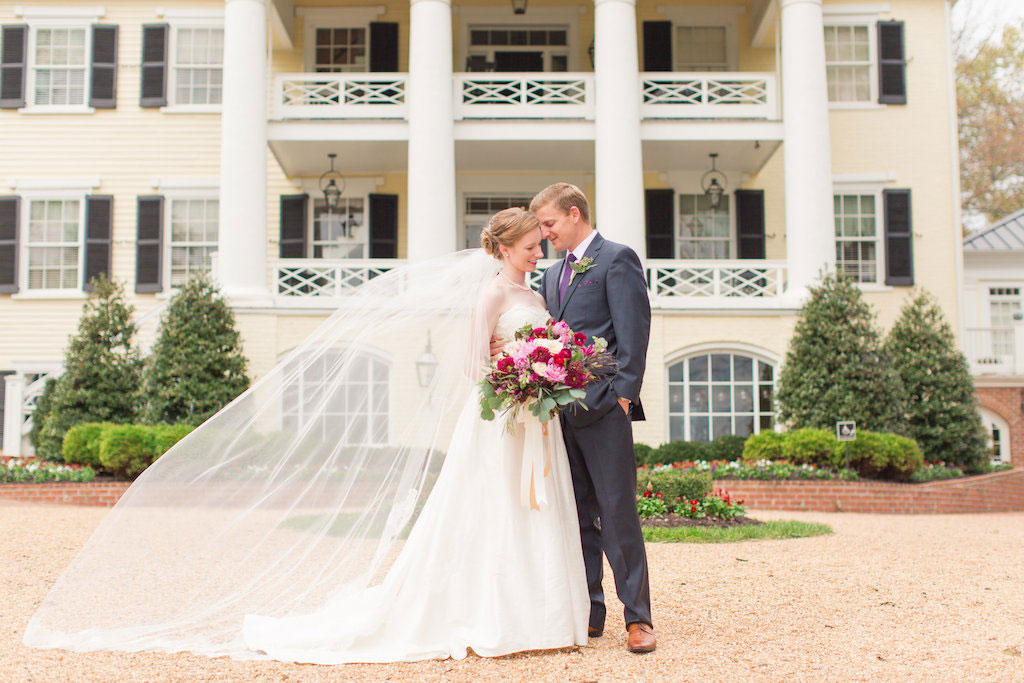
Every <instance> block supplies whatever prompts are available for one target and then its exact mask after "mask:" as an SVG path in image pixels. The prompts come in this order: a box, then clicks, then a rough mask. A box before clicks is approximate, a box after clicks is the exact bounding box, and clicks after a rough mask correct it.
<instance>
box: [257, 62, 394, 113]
mask: <svg viewBox="0 0 1024 683" xmlns="http://www.w3.org/2000/svg"><path fill="white" fill-rule="evenodd" d="M407 80H408V74H404V73H302V74H282V75H280V76H277V77H276V78H274V107H273V115H274V118H275V119H279V120H280V119H337V118H347V119H358V118H366V119H401V118H405V115H406V102H405V91H406V81H407Z"/></svg>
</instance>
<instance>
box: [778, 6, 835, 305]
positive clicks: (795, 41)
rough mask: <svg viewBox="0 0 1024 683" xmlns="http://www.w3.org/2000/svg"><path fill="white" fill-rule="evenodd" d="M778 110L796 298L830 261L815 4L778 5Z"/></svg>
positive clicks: (819, 25)
mask: <svg viewBox="0 0 1024 683" xmlns="http://www.w3.org/2000/svg"><path fill="white" fill-rule="evenodd" d="M782 107H783V114H782V116H783V119H782V131H783V154H784V160H785V182H786V187H785V192H786V267H787V270H788V281H789V286H788V293H789V294H790V295H791V296H793V297H794V298H802V296H803V295H804V294H805V293H806V290H807V286H808V285H810V284H813V283H814V281H815V280H816V279H817V277H818V274H819V272H820V271H821V269H822V267H828V268H829V269H830V270H831V269H834V266H835V260H836V253H835V250H836V248H835V225H834V218H833V211H832V154H831V150H830V148H829V144H830V139H829V130H828V87H827V84H826V79H825V29H824V22H823V21H822V14H821V0H782Z"/></svg>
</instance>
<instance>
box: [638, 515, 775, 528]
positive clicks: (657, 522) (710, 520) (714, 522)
mask: <svg viewBox="0 0 1024 683" xmlns="http://www.w3.org/2000/svg"><path fill="white" fill-rule="evenodd" d="M751 524H764V522H762V521H760V520H757V519H751V518H750V517H743V516H740V517H734V518H733V519H719V518H718V517H698V518H696V519H693V518H690V517H683V516H682V515H658V516H657V517H650V518H648V519H641V520H640V526H648V527H679V526H716V527H734V526H749V525H751Z"/></svg>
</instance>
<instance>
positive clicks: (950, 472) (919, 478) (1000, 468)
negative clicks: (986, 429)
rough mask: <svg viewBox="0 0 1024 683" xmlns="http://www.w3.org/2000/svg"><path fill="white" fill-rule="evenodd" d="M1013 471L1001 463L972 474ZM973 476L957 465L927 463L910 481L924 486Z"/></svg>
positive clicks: (990, 464) (1006, 464) (987, 466)
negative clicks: (933, 482) (926, 483)
mask: <svg viewBox="0 0 1024 683" xmlns="http://www.w3.org/2000/svg"><path fill="white" fill-rule="evenodd" d="M1011 469H1013V466H1012V465H1010V464H1009V463H999V464H992V463H989V464H988V465H986V466H985V467H984V468H983V469H982V471H981V472H974V473H972V474H989V473H991V472H1005V471H1006V470H1011ZM967 476H971V475H969V474H967V473H966V472H964V471H963V470H962V469H961V468H959V467H957V466H956V465H947V464H946V463H944V462H928V463H925V464H924V466H923V467H921V469H919V470H918V471H917V472H914V474H913V475H911V477H910V481H911V482H913V483H915V484H923V483H925V482H928V481H942V480H944V479H959V478H960V477H967Z"/></svg>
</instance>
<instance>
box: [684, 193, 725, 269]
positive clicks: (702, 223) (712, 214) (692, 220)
mask: <svg viewBox="0 0 1024 683" xmlns="http://www.w3.org/2000/svg"><path fill="white" fill-rule="evenodd" d="M731 242H732V228H731V226H730V222H729V197H728V196H726V195H723V196H722V200H721V203H720V204H719V205H718V208H717V209H715V210H713V211H712V210H711V205H710V204H709V203H708V198H707V197H706V196H704V195H703V194H681V195H679V234H678V235H677V238H676V245H677V249H678V252H679V258H681V259H727V258H729V250H730V244H731Z"/></svg>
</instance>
